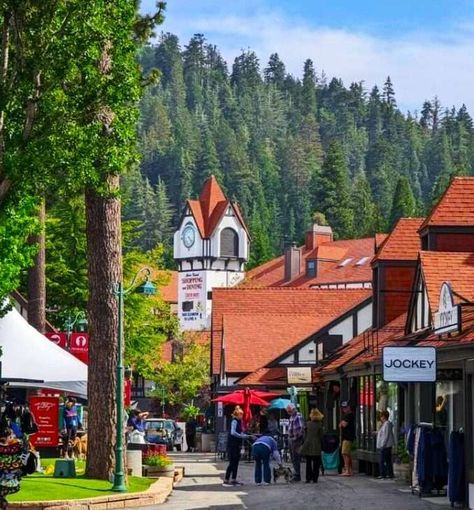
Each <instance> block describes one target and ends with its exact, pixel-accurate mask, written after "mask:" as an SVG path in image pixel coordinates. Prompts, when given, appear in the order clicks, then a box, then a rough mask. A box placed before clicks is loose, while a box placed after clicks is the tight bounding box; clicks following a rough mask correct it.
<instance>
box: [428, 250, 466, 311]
mask: <svg viewBox="0 0 474 510" xmlns="http://www.w3.org/2000/svg"><path fill="white" fill-rule="evenodd" d="M420 261H421V270H422V273H423V279H424V282H425V285H426V290H427V293H428V302H429V305H430V309H431V311H432V312H436V311H437V310H438V302H439V293H440V290H441V285H442V284H443V282H449V283H450V284H451V288H452V290H453V292H454V293H455V295H454V300H455V302H458V303H459V302H462V301H463V299H462V298H464V300H467V301H473V300H474V253H471V252H467V253H466V252H441V251H422V252H420Z"/></svg>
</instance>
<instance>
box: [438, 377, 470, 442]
mask: <svg viewBox="0 0 474 510" xmlns="http://www.w3.org/2000/svg"><path fill="white" fill-rule="evenodd" d="M434 416H435V418H434V425H435V427H438V428H441V429H443V430H444V431H445V432H446V438H447V437H448V436H449V434H450V432H452V431H453V430H459V429H460V428H462V427H464V424H463V392H462V381H461V380H459V381H440V382H437V383H436V396H435V412H434Z"/></svg>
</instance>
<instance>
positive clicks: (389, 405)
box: [376, 375, 399, 433]
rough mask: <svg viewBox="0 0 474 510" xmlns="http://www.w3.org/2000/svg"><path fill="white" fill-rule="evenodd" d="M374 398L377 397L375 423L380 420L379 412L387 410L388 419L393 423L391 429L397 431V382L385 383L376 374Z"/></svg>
mask: <svg viewBox="0 0 474 510" xmlns="http://www.w3.org/2000/svg"><path fill="white" fill-rule="evenodd" d="M376 399H377V417H376V420H377V424H378V423H379V422H380V413H381V412H382V411H388V412H389V414H390V417H389V420H390V421H391V422H392V423H393V430H394V431H395V433H397V431H398V421H399V420H398V384H397V383H387V382H385V381H383V380H382V377H381V376H379V375H378V376H377V382H376Z"/></svg>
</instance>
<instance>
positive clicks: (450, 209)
mask: <svg viewBox="0 0 474 510" xmlns="http://www.w3.org/2000/svg"><path fill="white" fill-rule="evenodd" d="M428 226H469V227H472V226H474V177H454V179H453V180H452V181H451V184H450V185H449V186H448V188H447V189H446V191H445V192H444V194H443V196H442V197H441V198H440V200H439V201H438V203H437V204H436V205H435V206H434V207H433V209H432V210H431V213H430V214H429V215H428V217H427V218H426V220H425V221H424V222H423V224H422V225H421V227H420V230H422V229H424V228H425V227H428Z"/></svg>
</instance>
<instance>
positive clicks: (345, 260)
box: [337, 257, 352, 267]
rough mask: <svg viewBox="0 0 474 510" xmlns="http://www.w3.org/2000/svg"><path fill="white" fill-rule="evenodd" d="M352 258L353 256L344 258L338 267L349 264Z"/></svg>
mask: <svg viewBox="0 0 474 510" xmlns="http://www.w3.org/2000/svg"><path fill="white" fill-rule="evenodd" d="M351 260H352V257H350V258H348V259H344V260H343V261H342V262H341V263H340V264H338V266H337V267H345V266H347V264H349V262H350V261H351Z"/></svg>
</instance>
